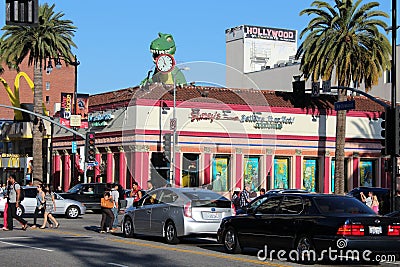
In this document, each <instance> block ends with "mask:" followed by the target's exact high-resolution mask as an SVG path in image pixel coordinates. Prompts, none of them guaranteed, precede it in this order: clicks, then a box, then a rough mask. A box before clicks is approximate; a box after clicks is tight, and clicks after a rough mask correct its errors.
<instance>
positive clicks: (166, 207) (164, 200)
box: [150, 189, 178, 236]
mask: <svg viewBox="0 0 400 267" xmlns="http://www.w3.org/2000/svg"><path fill="white" fill-rule="evenodd" d="M150 194H151V195H153V197H154V204H153V207H152V211H151V223H150V224H151V232H152V234H154V235H159V236H162V233H163V227H164V224H165V221H166V220H167V219H168V218H169V212H170V206H171V205H173V202H174V201H175V200H176V199H177V198H178V196H177V195H176V194H175V193H174V192H172V191H171V190H169V189H161V190H157V191H153V192H151V193H150Z"/></svg>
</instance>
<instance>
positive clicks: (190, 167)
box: [181, 153, 199, 187]
mask: <svg viewBox="0 0 400 267" xmlns="http://www.w3.org/2000/svg"><path fill="white" fill-rule="evenodd" d="M198 166H199V154H190V153H185V154H183V163H182V184H181V185H182V187H197V186H199V167H198Z"/></svg>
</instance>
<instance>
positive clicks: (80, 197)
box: [75, 184, 100, 209]
mask: <svg viewBox="0 0 400 267" xmlns="http://www.w3.org/2000/svg"><path fill="white" fill-rule="evenodd" d="M95 194H96V189H95V188H94V186H93V185H89V184H84V185H82V186H81V188H79V191H78V192H77V196H76V198H75V199H76V200H77V201H79V202H81V203H84V204H85V206H86V207H87V208H88V209H92V208H93V207H94V206H96V201H95ZM99 205H100V201H99Z"/></svg>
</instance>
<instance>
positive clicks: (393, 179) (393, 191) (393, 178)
mask: <svg viewBox="0 0 400 267" xmlns="http://www.w3.org/2000/svg"><path fill="white" fill-rule="evenodd" d="M396 1H397V0H392V66H391V72H390V74H391V82H392V88H391V89H392V90H391V94H392V103H391V107H392V109H393V110H396V35H397V33H396V31H397V19H396V5H397V4H396ZM392 128H393V129H394V131H395V132H394V133H393V137H394V138H395V140H394V142H395V143H396V144H398V143H399V141H400V140H399V135H398V132H399V118H398V116H395V122H394V127H392ZM396 153H398V151H393V152H392V153H391V154H390V162H391V187H390V188H391V190H390V199H391V201H390V203H391V205H390V210H391V211H394V210H395V204H394V200H395V196H396V189H397V157H396Z"/></svg>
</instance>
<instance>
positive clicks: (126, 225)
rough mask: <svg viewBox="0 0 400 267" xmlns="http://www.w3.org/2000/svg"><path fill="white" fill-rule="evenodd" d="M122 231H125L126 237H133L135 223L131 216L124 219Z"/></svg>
mask: <svg viewBox="0 0 400 267" xmlns="http://www.w3.org/2000/svg"><path fill="white" fill-rule="evenodd" d="M122 231H123V232H124V236H125V237H133V235H134V230H133V223H132V219H131V218H129V217H126V218H125V219H124V222H123V223H122Z"/></svg>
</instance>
